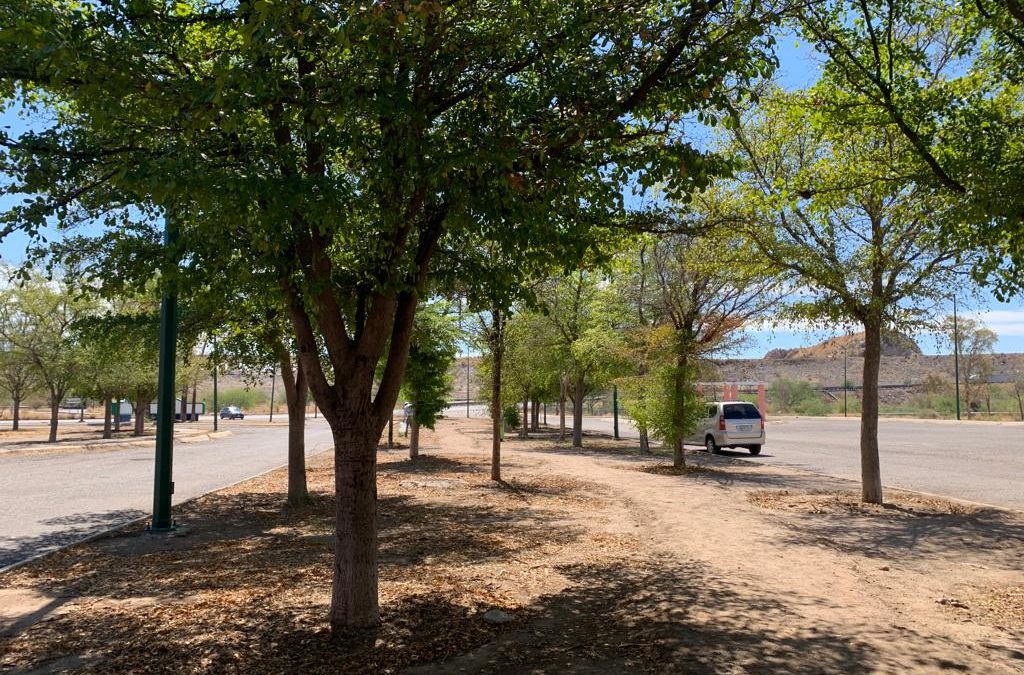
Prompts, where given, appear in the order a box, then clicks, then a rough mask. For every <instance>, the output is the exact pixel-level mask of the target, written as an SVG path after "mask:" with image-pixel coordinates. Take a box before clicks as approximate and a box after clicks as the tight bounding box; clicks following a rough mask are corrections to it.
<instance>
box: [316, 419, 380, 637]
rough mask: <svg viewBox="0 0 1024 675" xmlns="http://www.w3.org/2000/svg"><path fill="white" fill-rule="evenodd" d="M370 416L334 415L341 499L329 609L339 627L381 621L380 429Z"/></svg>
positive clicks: (337, 484)
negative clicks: (379, 529) (378, 449)
mask: <svg viewBox="0 0 1024 675" xmlns="http://www.w3.org/2000/svg"><path fill="white" fill-rule="evenodd" d="M324 414H325V415H326V414H328V413H327V410H326V409H325V410H324ZM367 417H368V416H367V415H366V414H365V413H364V414H360V413H357V412H349V413H347V414H346V413H342V414H341V415H339V414H338V411H331V418H329V421H330V422H331V427H332V432H333V436H334V493H335V496H336V499H337V504H336V507H335V544H334V545H335V549H334V550H335V555H334V575H333V576H334V580H333V581H334V583H333V586H332V589H331V610H330V623H331V627H332V628H333V629H335V630H343V629H346V628H367V627H371V626H374V625H376V624H377V623H378V622H379V611H378V606H377V474H376V462H377V440H378V437H379V436H380V434H379V433H377V434H375V433H374V432H373V429H372V428H371V427H372V425H371V424H370V420H369V419H367Z"/></svg>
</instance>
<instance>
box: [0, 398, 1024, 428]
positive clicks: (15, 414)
mask: <svg viewBox="0 0 1024 675" xmlns="http://www.w3.org/2000/svg"><path fill="white" fill-rule="evenodd" d="M11 404H12V406H13V410H12V411H11V431H17V430H18V422H19V421H20V420H21V399H20V398H16V399H13V400H12V401H11ZM1021 419H1024V414H1022V415H1021Z"/></svg>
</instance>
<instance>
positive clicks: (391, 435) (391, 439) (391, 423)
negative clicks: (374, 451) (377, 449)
mask: <svg viewBox="0 0 1024 675" xmlns="http://www.w3.org/2000/svg"><path fill="white" fill-rule="evenodd" d="M393 447H395V413H394V411H392V412H391V416H390V417H388V450H390V449H391V448H393Z"/></svg>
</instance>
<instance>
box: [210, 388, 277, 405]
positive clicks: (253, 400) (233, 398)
mask: <svg viewBox="0 0 1024 675" xmlns="http://www.w3.org/2000/svg"><path fill="white" fill-rule="evenodd" d="M210 400H211V401H212V400H213V399H212V398H211V399H210ZM269 402H270V396H268V395H267V392H265V391H263V390H262V389H225V390H224V391H221V392H218V393H217V405H219V406H221V407H224V406H226V405H237V406H238V407H239V408H241V409H242V410H252V409H253V408H259V407H262V406H265V405H266V404H267V403H269Z"/></svg>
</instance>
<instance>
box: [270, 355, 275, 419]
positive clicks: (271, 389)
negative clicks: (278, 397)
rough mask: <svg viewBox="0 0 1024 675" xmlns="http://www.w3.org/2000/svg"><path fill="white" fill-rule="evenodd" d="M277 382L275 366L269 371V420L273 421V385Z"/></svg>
mask: <svg viewBox="0 0 1024 675" xmlns="http://www.w3.org/2000/svg"><path fill="white" fill-rule="evenodd" d="M275 384H277V366H274V368H273V369H272V370H271V371H270V421H271V422H273V421H274V385H275Z"/></svg>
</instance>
